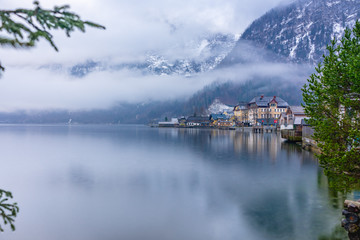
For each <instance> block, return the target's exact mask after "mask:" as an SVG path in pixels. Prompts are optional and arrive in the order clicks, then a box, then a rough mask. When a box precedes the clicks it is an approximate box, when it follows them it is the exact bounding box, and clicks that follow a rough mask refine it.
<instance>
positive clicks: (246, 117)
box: [234, 95, 289, 125]
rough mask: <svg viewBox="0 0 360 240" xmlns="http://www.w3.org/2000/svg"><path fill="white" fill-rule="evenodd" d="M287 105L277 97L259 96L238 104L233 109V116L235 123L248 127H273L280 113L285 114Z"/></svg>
mask: <svg viewBox="0 0 360 240" xmlns="http://www.w3.org/2000/svg"><path fill="white" fill-rule="evenodd" d="M288 106H289V104H288V103H287V102H286V101H284V100H283V99H281V98H279V97H276V96H274V97H265V96H263V95H262V96H259V97H255V98H253V99H252V100H251V101H250V102H248V103H247V104H239V105H237V106H235V107H234V115H235V116H236V118H237V121H238V122H240V123H242V124H249V125H273V124H277V119H279V118H280V116H281V113H283V112H286V109H287V108H288Z"/></svg>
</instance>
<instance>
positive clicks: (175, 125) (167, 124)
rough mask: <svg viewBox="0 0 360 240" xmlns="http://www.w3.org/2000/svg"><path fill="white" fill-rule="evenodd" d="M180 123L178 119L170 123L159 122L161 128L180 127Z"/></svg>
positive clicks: (172, 119) (173, 119)
mask: <svg viewBox="0 0 360 240" xmlns="http://www.w3.org/2000/svg"><path fill="white" fill-rule="evenodd" d="M178 126H179V121H178V119H177V118H171V120H170V121H166V122H159V127H178Z"/></svg>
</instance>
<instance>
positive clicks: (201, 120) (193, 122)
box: [186, 116, 210, 127]
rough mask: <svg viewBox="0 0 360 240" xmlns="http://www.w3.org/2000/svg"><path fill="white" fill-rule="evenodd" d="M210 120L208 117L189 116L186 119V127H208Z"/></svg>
mask: <svg viewBox="0 0 360 240" xmlns="http://www.w3.org/2000/svg"><path fill="white" fill-rule="evenodd" d="M209 125H210V120H209V117H208V116H190V117H188V118H187V119H186V126H187V127H208V126H209Z"/></svg>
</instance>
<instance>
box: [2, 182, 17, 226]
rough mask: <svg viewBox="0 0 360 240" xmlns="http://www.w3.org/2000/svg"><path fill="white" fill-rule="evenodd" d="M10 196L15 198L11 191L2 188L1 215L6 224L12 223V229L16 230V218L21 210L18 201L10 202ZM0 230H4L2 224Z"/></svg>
mask: <svg viewBox="0 0 360 240" xmlns="http://www.w3.org/2000/svg"><path fill="white" fill-rule="evenodd" d="M9 198H13V196H12V194H11V192H8V191H5V190H2V189H0V216H1V217H2V219H3V221H4V223H5V224H10V227H11V229H12V230H13V231H14V230H15V225H14V221H15V219H14V218H15V217H16V215H17V213H18V212H19V207H18V205H17V203H9V202H8V201H9ZM0 231H1V232H3V231H4V229H3V228H2V226H1V224H0Z"/></svg>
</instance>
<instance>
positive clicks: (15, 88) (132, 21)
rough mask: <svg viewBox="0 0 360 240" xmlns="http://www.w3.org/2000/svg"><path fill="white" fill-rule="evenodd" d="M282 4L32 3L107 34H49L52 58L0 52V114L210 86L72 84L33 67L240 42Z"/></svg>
mask: <svg viewBox="0 0 360 240" xmlns="http://www.w3.org/2000/svg"><path fill="white" fill-rule="evenodd" d="M289 1H290V0H285V1H284V0H195V1H194V0H182V1H178V0H177V1H172V0H131V1H121V0H68V1H66V0H65V1H62V0H61V1H60V0H46V1H40V3H41V5H42V6H43V7H52V6H54V5H62V4H69V5H70V6H71V10H72V11H74V12H76V13H78V14H79V15H80V16H81V17H82V18H83V19H85V20H91V21H94V22H97V23H100V24H103V25H105V26H106V28H107V29H106V30H105V31H102V30H97V29H88V30H87V32H86V33H85V34H83V33H80V32H76V33H74V34H73V35H72V37H71V38H66V37H65V34H64V33H60V32H59V33H55V34H54V35H55V37H56V38H55V42H56V44H57V46H58V48H59V49H60V52H55V51H54V50H53V49H52V48H51V47H50V46H49V44H48V43H46V42H41V43H40V44H39V45H38V47H36V48H34V49H32V50H13V49H0V61H1V63H2V64H3V65H4V66H5V67H7V71H6V72H5V73H4V74H3V76H2V78H1V79H0V102H1V103H2V104H1V106H0V110H14V109H23V108H26V109H39V108H40V109H41V108H70V107H72V108H86V107H87V108H91V107H107V106H109V105H111V104H112V103H114V102H116V101H120V100H121V101H123V100H129V101H144V100H147V99H160V98H161V97H162V98H164V97H179V96H186V95H189V94H191V93H192V92H195V91H196V90H199V88H201V87H203V86H204V85H206V84H209V83H211V81H213V80H214V79H213V78H207V80H205V79H204V78H200V79H201V80H197V81H196V82H194V80H195V79H185V78H183V77H180V76H173V77H163V76H142V75H141V74H139V73H134V72H129V71H122V72H115V73H114V72H100V73H94V74H91V76H88V77H86V78H83V79H74V78H70V77H69V76H67V75H66V74H54V73H52V72H49V71H47V70H38V69H37V67H38V66H40V65H43V64H51V63H61V64H65V65H71V64H76V63H82V62H85V61H86V60H88V59H93V60H107V61H124V62H128V61H135V60H137V59H141V58H142V57H143V56H144V53H145V52H148V51H160V52H161V51H164V50H168V49H173V48H174V49H178V50H179V48H176V47H175V46H183V44H184V43H186V42H188V41H190V40H192V39H196V38H197V37H199V36H202V35H204V34H207V33H218V32H221V33H232V34H241V33H242V32H243V31H244V30H245V28H246V27H247V26H248V25H249V24H250V23H251V22H252V21H253V20H255V19H256V18H258V17H260V16H261V15H262V14H264V13H265V12H267V11H269V10H270V9H271V8H272V7H275V6H277V5H279V4H281V3H286V2H289ZM32 2H33V0H31V1H27V0H26V1H25V0H1V7H0V8H1V9H14V8H18V7H32ZM173 54H175V55H176V54H177V53H176V51H175V52H174V53H173ZM179 54H180V52H179ZM282 69H284V67H282ZM286 71H287V70H286ZM181 81H182V84H181V85H180V84H178V83H179V82H181ZM173 86H177V88H174V87H173ZM80 92H81V94H80ZM129 93H130V94H129ZM55 98H56V99H55Z"/></svg>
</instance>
